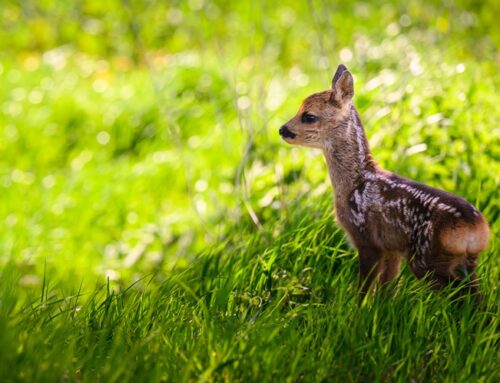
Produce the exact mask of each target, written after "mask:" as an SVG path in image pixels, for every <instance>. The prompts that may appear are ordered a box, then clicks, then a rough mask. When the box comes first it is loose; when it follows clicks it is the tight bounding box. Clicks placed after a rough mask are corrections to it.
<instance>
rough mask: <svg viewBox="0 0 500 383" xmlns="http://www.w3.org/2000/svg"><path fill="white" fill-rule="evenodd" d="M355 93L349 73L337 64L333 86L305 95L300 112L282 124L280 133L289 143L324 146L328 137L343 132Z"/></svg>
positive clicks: (331, 137) (316, 146)
mask: <svg viewBox="0 0 500 383" xmlns="http://www.w3.org/2000/svg"><path fill="white" fill-rule="evenodd" d="M353 95H354V87H353V79H352V75H351V73H350V72H349V71H348V70H347V68H346V67H345V66H344V65H342V64H341V65H339V67H338V68H337V72H336V73H335V76H333V80H332V89H328V90H325V91H323V92H320V93H315V94H313V95H311V96H309V97H307V98H306V99H305V100H304V101H303V102H302V105H301V106H300V109H299V111H298V112H297V114H296V115H295V117H293V118H292V119H291V120H290V121H288V122H287V123H286V124H285V125H283V126H282V127H281V128H280V130H279V133H280V135H281V137H282V138H283V139H284V140H285V141H286V142H288V143H289V144H294V145H302V146H309V147H313V148H318V149H323V148H324V147H325V143H326V141H327V139H335V136H336V135H338V134H340V135H342V134H343V132H342V130H344V129H345V128H344V129H342V127H343V126H344V125H345V124H342V122H343V121H345V118H346V115H347V113H348V111H349V109H350V108H349V107H350V105H351V100H352V96H353Z"/></svg>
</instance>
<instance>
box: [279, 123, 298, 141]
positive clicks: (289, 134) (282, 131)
mask: <svg viewBox="0 0 500 383" xmlns="http://www.w3.org/2000/svg"><path fill="white" fill-rule="evenodd" d="M280 136H281V137H283V138H295V137H296V136H297V135H296V134H295V133H293V132H291V131H290V129H288V126H286V125H283V126H282V127H281V128H280Z"/></svg>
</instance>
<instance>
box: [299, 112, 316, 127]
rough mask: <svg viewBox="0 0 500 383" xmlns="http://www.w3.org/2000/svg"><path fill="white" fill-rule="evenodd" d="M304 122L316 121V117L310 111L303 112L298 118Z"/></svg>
mask: <svg viewBox="0 0 500 383" xmlns="http://www.w3.org/2000/svg"><path fill="white" fill-rule="evenodd" d="M300 120H301V121H302V123H304V124H312V123H313V122H316V121H318V117H316V116H315V115H314V114H311V113H307V112H306V113H304V114H303V115H302V117H301V119H300Z"/></svg>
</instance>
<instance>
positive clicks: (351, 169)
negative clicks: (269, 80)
mask: <svg viewBox="0 0 500 383" xmlns="http://www.w3.org/2000/svg"><path fill="white" fill-rule="evenodd" d="M353 95H354V88H353V78H352V75H351V73H350V72H349V71H348V70H347V68H346V67H345V66H344V65H339V67H338V69H337V72H336V73H335V76H334V77H333V80H332V89H328V90H325V91H323V92H320V93H315V94H313V95H311V96H309V97H307V98H306V99H305V100H304V102H303V103H302V105H301V107H300V109H299V111H298V113H297V114H296V115H295V117H293V118H292V119H291V120H290V121H288V122H287V123H286V124H285V125H283V126H282V127H281V128H280V130H279V133H280V135H281V137H282V138H283V139H284V140H285V141H286V142H288V143H289V144H295V145H302V146H308V147H313V148H318V149H321V150H322V151H323V153H324V156H325V158H326V163H327V165H328V171H329V174H330V179H331V183H332V185H333V188H334V194H335V214H336V217H337V220H338V222H340V224H341V225H342V227H343V228H344V229H345V230H346V231H347V233H348V237H350V239H351V242H352V243H353V244H354V245H355V247H356V248H357V250H358V252H359V270H360V289H361V294H362V295H361V296H362V297H363V296H365V295H366V294H367V293H368V292H369V291H370V290H371V288H372V285H373V284H374V283H381V284H385V283H387V282H389V281H390V280H392V279H393V278H394V277H395V276H396V275H397V274H398V272H399V266H400V260H401V257H403V258H406V259H407V261H408V263H409V265H410V268H411V270H412V271H413V273H414V274H415V276H416V277H417V278H423V277H426V278H429V280H430V281H431V282H432V286H433V287H434V288H435V289H440V288H443V287H445V286H447V285H449V284H459V283H460V282H462V281H464V282H468V289H467V290H468V291H470V292H471V293H473V294H474V296H475V298H476V299H478V300H479V299H480V293H479V288H478V283H477V277H476V272H475V269H476V265H477V260H478V256H479V253H480V252H481V251H482V250H483V249H484V248H485V247H486V246H487V244H488V239H489V228H488V224H487V223H486V221H485V219H484V218H483V216H482V215H481V214H480V213H479V212H478V211H477V210H476V209H475V208H474V207H472V206H471V205H470V204H469V203H468V202H467V201H465V200H464V199H462V198H460V197H458V196H456V195H453V194H450V193H447V192H445V191H442V190H439V189H435V188H432V187H430V186H427V185H423V184H420V183H418V182H415V181H412V180H409V179H406V178H403V177H401V176H398V175H396V174H394V173H391V172H389V171H387V170H384V169H382V168H380V167H379V166H378V165H377V164H376V163H375V161H374V160H373V158H372V156H371V153H370V149H369V146H368V141H367V139H366V136H365V132H364V129H363V125H362V124H361V121H360V118H359V115H358V112H357V111H356V109H355V107H354V105H353V103H352V97H353Z"/></svg>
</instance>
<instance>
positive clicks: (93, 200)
mask: <svg viewBox="0 0 500 383" xmlns="http://www.w3.org/2000/svg"><path fill="white" fill-rule="evenodd" d="M499 19H500V2H499V1H494V0H488V1H479V0H458V1H452V0H447V1H441V2H438V1H430V0H426V1H421V0H418V1H417V0H407V1H402V0H401V1H399V0H394V1H378V0H374V1H364V2H363V1H318V0H309V1H293V2H288V4H287V3H286V2H277V1H264V0H262V1H211V0H188V1H153V0H150V1H148V0H144V1H135V0H123V1H118V0H107V1H100V0H87V1H62V0H61V1H58V0H38V1H36V0H22V1H21V0H19V1H14V0H2V2H1V3H0V84H1V86H0V195H1V201H2V202H1V203H0V343H1V344H2V345H3V347H0V361H3V362H1V363H0V380H2V379H4V381H9V380H13V381H55V380H58V381H60V380H65V379H67V380H69V381H99V380H100V381H127V380H133V381H137V379H139V381H164V380H171V381H195V380H197V379H199V380H200V381H273V380H274V381H302V380H304V381H331V380H332V379H335V377H336V378H338V379H341V380H343V381H367V382H368V381H369V382H373V381H392V380H398V381H404V382H408V381H439V382H442V381H450V382H457V381H464V382H465V381H474V382H477V381H483V382H488V381H498V379H497V380H495V379H494V376H496V378H498V371H500V369H499V368H498V367H499V366H498V361H497V360H496V359H495V350H496V351H498V339H499V338H498V337H499V334H500V331H499V330H498V328H499V327H498V326H499V324H498V310H499V306H498V304H497V303H496V302H498V291H499V290H498V277H499V272H500V265H499V261H498V257H497V255H498V254H497V253H498V233H499V230H500V208H499V207H500V197H499V195H498V186H499V182H500V161H499V159H500V145H499V142H500V129H499V124H498V123H499V120H500V109H499V107H498V105H500V95H499V92H498V89H499V82H500V76H499V75H498V72H499V66H500V53H499V45H500V23H499V22H498V20H499ZM339 63H344V64H345V65H346V66H347V67H348V68H349V69H350V71H351V72H352V73H353V75H354V78H355V99H354V102H355V105H356V107H357V108H358V110H359V111H360V114H361V118H362V121H363V122H364V124H365V129H366V132H367V135H368V138H369V141H370V144H371V147H372V150H373V153H374V156H375V158H376V159H377V160H378V161H379V162H380V164H381V165H382V166H383V167H385V168H387V169H390V170H392V171H395V172H397V173H400V174H401V175H403V176H407V177H410V178H413V179H416V180H418V181H420V182H424V183H428V184H430V185H432V186H435V187H438V188H443V189H445V190H448V191H451V192H454V193H456V194H459V195H461V196H462V197H464V198H466V199H467V200H469V201H470V202H471V203H473V204H474V205H475V206H477V207H478V208H479V209H480V210H481V211H482V212H483V213H484V215H485V217H486V218H487V220H488V221H489V222H490V225H491V231H492V240H491V245H490V247H489V249H488V250H487V251H486V252H485V253H484V254H483V256H482V258H481V263H480V265H479V275H480V277H481V284H482V287H483V291H484V294H485V302H486V303H485V307H486V308H485V309H484V311H483V312H482V313H481V314H480V315H473V310H472V309H471V308H470V307H471V306H470V305H469V306H465V309H463V310H458V311H454V308H453V307H454V306H452V304H451V303H450V302H451V301H452V299H453V292H449V293H450V294H449V295H446V294H443V295H438V294H434V295H429V293H428V289H426V288H424V289H422V288H421V287H422V286H421V285H420V284H419V283H418V282H416V281H415V280H414V278H412V277H411V276H410V273H409V272H408V270H404V271H403V277H402V279H401V280H398V282H397V284H398V289H397V291H398V292H397V293H396V294H395V295H394V296H393V297H392V298H391V300H390V301H389V302H387V301H384V300H383V299H382V298H380V300H379V298H375V301H374V303H373V302H372V303H370V304H368V306H362V307H358V305H357V295H356V278H357V269H356V265H357V263H356V262H357V260H356V255H355V252H354V251H353V250H352V249H350V248H349V247H348V246H347V244H346V241H345V237H344V235H343V234H342V232H341V231H340V230H339V228H338V227H337V226H336V224H335V223H334V221H333V219H332V218H333V215H332V202H331V198H332V197H331V193H332V191H331V187H330V183H329V180H328V176H327V173H326V166H325V164H324V159H323V158H322V155H321V153H320V152H318V151H314V150H308V149H305V148H296V147H291V146H288V145H286V144H285V143H284V142H283V141H282V140H281V139H280V138H279V135H278V133H277V131H278V128H279V127H280V126H281V125H282V124H283V123H284V122H286V121H287V120H288V119H290V118H291V117H292V116H293V115H294V114H295V112H296V110H297V109H298V107H299V105H300V102H301V100H302V99H303V98H305V97H306V96H307V95H309V94H311V93H313V92H317V91H320V90H323V89H326V88H328V87H329V86H330V84H331V78H332V75H333V73H334V72H335V69H336V67H337V65H338V64H339ZM151 276H154V277H153V279H151V280H149V279H148V282H146V279H141V278H151ZM134 282H137V283H136V284H135V285H133V286H131V284H132V283H134ZM96 285H97V286H103V285H104V286H105V287H104V290H103V289H99V288H97V289H95V292H94V293H92V291H93V289H94V288H95V286H96ZM424 287H425V286H424ZM495 318H496V319H495ZM60 350H65V352H64V353H61V352H60ZM14 366H15V367H14ZM330 368H331V369H330ZM332 374H333V375H332ZM412 377H414V378H415V379H414V380H412Z"/></svg>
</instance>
